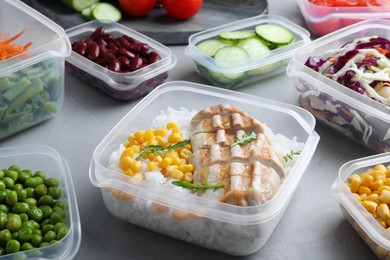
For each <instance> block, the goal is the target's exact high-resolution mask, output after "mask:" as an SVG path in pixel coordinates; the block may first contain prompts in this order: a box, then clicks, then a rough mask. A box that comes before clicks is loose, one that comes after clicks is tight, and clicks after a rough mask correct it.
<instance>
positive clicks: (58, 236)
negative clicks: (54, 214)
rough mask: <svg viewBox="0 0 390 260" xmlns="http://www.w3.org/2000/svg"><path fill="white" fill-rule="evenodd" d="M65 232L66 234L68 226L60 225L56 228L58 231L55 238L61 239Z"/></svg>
mask: <svg viewBox="0 0 390 260" xmlns="http://www.w3.org/2000/svg"><path fill="white" fill-rule="evenodd" d="M66 234H68V228H67V227H61V228H59V229H58V232H57V240H61V239H63V238H64V237H65V236H66Z"/></svg>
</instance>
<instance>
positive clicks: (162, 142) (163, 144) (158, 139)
mask: <svg viewBox="0 0 390 260" xmlns="http://www.w3.org/2000/svg"><path fill="white" fill-rule="evenodd" d="M154 140H156V142H157V143H158V144H159V145H161V146H165V145H166V143H165V139H164V137H162V136H156V137H155V138H154Z"/></svg>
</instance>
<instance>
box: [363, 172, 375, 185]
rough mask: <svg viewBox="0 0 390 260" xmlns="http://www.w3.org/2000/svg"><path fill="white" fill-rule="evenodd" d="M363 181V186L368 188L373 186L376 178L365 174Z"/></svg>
mask: <svg viewBox="0 0 390 260" xmlns="http://www.w3.org/2000/svg"><path fill="white" fill-rule="evenodd" d="M361 179H362V182H361V185H363V186H366V187H370V186H371V184H372V183H373V182H374V177H372V176H371V175H370V174H368V173H366V174H364V175H363V177H362V178H361Z"/></svg>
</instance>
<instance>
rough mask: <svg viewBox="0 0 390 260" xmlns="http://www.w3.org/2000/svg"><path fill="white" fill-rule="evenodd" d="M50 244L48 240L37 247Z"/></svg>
mask: <svg viewBox="0 0 390 260" xmlns="http://www.w3.org/2000/svg"><path fill="white" fill-rule="evenodd" d="M48 245H50V244H49V242H42V243H41V244H40V245H39V247H45V246H48Z"/></svg>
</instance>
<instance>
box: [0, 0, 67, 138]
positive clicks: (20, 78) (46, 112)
mask: <svg viewBox="0 0 390 260" xmlns="http://www.w3.org/2000/svg"><path fill="white" fill-rule="evenodd" d="M23 30H24V33H23V34H22V35H21V36H20V37H19V38H17V39H16V40H15V41H12V43H15V44H19V45H22V46H25V45H26V44H27V43H28V42H31V43H32V44H31V46H29V47H28V51H27V52H24V53H22V54H19V55H17V56H13V57H11V58H8V59H5V60H2V61H0V140H1V139H3V138H5V137H8V136H10V135H13V134H15V133H17V132H20V131H22V130H25V129H27V128H29V127H31V126H33V125H36V124H38V123H40V122H43V121H45V120H47V119H49V118H51V117H53V116H54V115H56V113H57V112H58V111H59V109H60V108H61V106H62V104H63V99H64V64H65V57H67V56H69V55H70V52H71V48H70V43H69V40H68V37H67V36H66V34H65V32H64V30H63V29H62V28H61V27H60V26H58V25H57V24H55V23H54V22H52V21H51V20H49V19H48V18H46V17H45V16H43V15H41V14H40V13H38V12H37V11H35V10H34V9H32V8H30V7H29V6H27V5H25V4H24V3H22V2H20V1H14V0H4V1H0V32H4V33H5V34H6V36H7V38H11V37H13V36H15V35H17V34H19V33H20V32H22V31H23ZM0 37H1V38H3V35H2V36H0Z"/></svg>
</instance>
